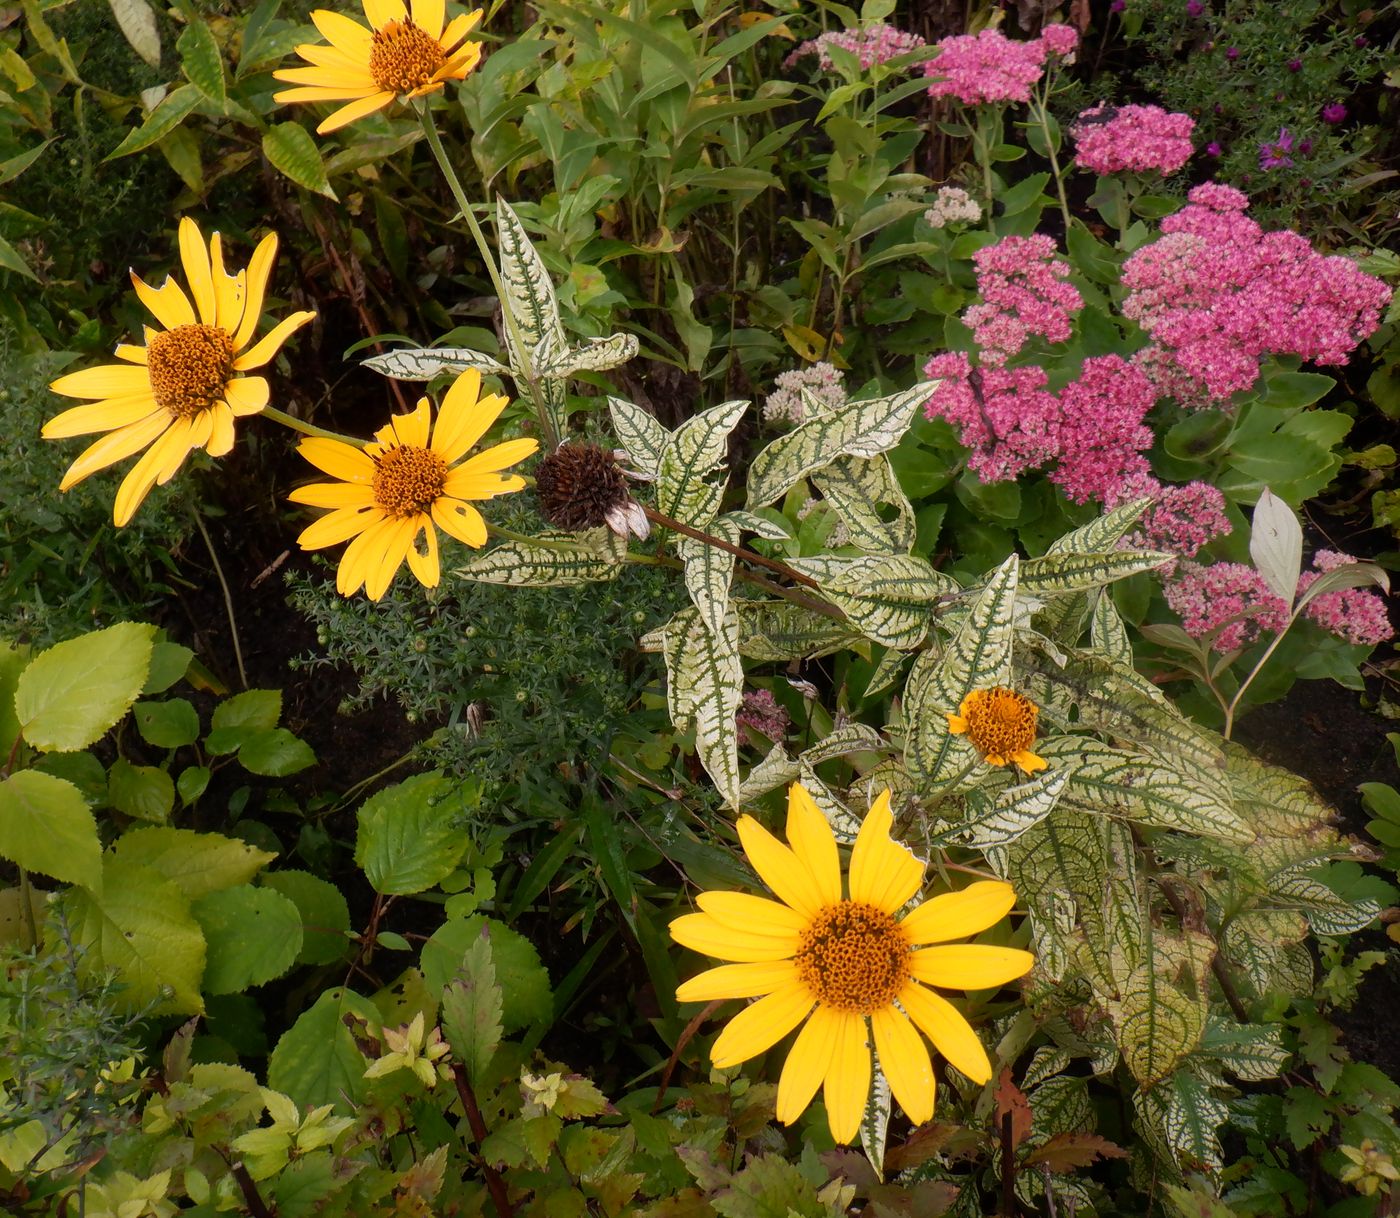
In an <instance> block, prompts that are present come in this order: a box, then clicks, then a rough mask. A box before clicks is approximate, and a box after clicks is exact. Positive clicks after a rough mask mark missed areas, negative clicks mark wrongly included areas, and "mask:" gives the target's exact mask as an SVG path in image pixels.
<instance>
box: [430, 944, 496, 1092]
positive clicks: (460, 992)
mask: <svg viewBox="0 0 1400 1218" xmlns="http://www.w3.org/2000/svg"><path fill="white" fill-rule="evenodd" d="M502 1009H503V1008H502V1002H501V987H500V986H499V985H498V984H497V983H496V966H495V963H494V961H493V960H492V956H491V939H490V936H489V935H488V934H487V933H486V931H485V929H484V928H483V931H482V933H481V934H479V935H478V936H477V937H476V938H475V939H474V940H473V941H472V943H471V945H470V946H469V947H468V948H467V950H466V951H465V952H464V953H463V955H462V963H461V965H460V966H459V968H458V970H457V976H456V977H454V978H453V979H452V980H451V981H450V982H448V983H447V986H446V988H445V989H444V990H443V992H442V1027H443V1031H444V1032H446V1034H447V1043H448V1044H449V1045H451V1046H452V1055H453V1057H454V1058H455V1059H456V1060H457V1061H459V1062H461V1064H462V1068H463V1069H464V1070H465V1071H466V1073H467V1081H468V1082H469V1083H471V1085H472V1086H473V1087H476V1088H479V1087H480V1086H481V1085H482V1081H483V1079H484V1078H485V1075H486V1070H487V1067H488V1066H489V1065H490V1064H491V1057H492V1055H493V1054H494V1053H495V1052H496V1046H497V1045H499V1044H500V1043H501V1033H502V1025H501V1012H502Z"/></svg>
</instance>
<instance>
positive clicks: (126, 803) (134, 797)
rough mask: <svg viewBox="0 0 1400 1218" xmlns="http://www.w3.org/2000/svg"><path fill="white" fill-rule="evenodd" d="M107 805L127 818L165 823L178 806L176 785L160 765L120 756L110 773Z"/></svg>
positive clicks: (108, 774) (108, 775)
mask: <svg viewBox="0 0 1400 1218" xmlns="http://www.w3.org/2000/svg"><path fill="white" fill-rule="evenodd" d="M107 802H108V803H109V804H110V805H111V806H112V807H114V808H115V809H116V810H117V811H118V812H121V813H122V814H123V815H125V816H134V817H136V818H137V819H138V820H150V821H155V822H156V823H157V824H163V823H164V822H165V821H166V820H168V819H169V818H170V812H171V809H172V808H174V807H175V783H174V781H173V780H172V779H171V777H170V775H169V774H167V773H166V772H165V771H164V770H162V769H161V768H160V767H159V766H154V765H132V764H131V762H129V761H128V760H127V759H126V758H125V757H118V758H117V759H116V760H115V761H114V762H112V768H111V769H110V770H109V771H108V772H107Z"/></svg>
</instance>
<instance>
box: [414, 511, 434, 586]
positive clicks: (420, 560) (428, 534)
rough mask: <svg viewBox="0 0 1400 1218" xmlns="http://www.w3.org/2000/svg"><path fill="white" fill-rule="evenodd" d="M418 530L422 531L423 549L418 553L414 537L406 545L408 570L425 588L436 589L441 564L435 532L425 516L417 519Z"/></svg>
mask: <svg viewBox="0 0 1400 1218" xmlns="http://www.w3.org/2000/svg"><path fill="white" fill-rule="evenodd" d="M419 522H420V523H419V526H418V527H419V528H421V529H423V532H424V534H425V537H424V543H423V544H424V548H423V551H422V552H421V553H420V552H419V550H418V539H417V535H416V531H415V535H414V538H413V540H412V541H410V542H409V544H408V569H409V570H410V571H412V572H413V576H414V578H415V579H416V580H417V581H418V582H419V583H420V584H422V585H423V587H425V588H436V587H437V586H438V583H439V582H440V581H441V579H442V564H441V563H440V562H439V560H438V539H437V530H436V529H435V528H433V525H432V522H431V521H430V520H429V519H428V517H427V516H420V517H419Z"/></svg>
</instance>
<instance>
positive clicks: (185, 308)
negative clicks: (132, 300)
mask: <svg viewBox="0 0 1400 1218" xmlns="http://www.w3.org/2000/svg"><path fill="white" fill-rule="evenodd" d="M131 286H132V287H133V288H135V289H136V296H137V299H139V300H140V301H141V303H142V304H143V305H145V306H146V308H148V309H150V311H151V316H152V317H154V318H155V319H156V320H157V321H158V322H160V324H161V325H162V326H164V327H165V328H166V329H167V330H173V329H174V328H175V327H176V326H192V325H194V322H195V316H194V306H193V305H192V304H190V298H189V297H188V296H186V295H185V289H184V288H182V287H181V286H180V285H179V284H178V283H176V282H175V280H174V279H172V278H170V277H169V276H167V277H166V280H165V282H164V283H163V284H161V285H160V287H158V288H153V287H151V285H150V284H148V283H147V282H146V281H145V280H144V279H142V278H141V276H140V275H138V274H137V273H136V272H135V271H132V272H131Z"/></svg>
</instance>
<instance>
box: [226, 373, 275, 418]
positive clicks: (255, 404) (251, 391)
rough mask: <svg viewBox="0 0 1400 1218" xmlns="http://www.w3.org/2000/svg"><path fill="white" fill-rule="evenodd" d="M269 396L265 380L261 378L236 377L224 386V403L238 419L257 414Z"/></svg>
mask: <svg viewBox="0 0 1400 1218" xmlns="http://www.w3.org/2000/svg"><path fill="white" fill-rule="evenodd" d="M270 396H271V389H270V388H269V386H268V383H267V378H266V377H262V376H236V377H234V378H233V380H231V381H229V383H228V384H227V385H225V386H224V401H226V402H227V403H228V406H229V409H230V410H232V411H233V413H234V414H235V415H236V416H237V417H238V418H240V419H241V418H245V417H246V416H248V415H250V414H257V413H258V411H260V410H262V409H263V407H265V406H266V405H267V402H268V398H269V397H270Z"/></svg>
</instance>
